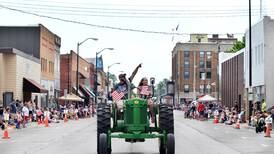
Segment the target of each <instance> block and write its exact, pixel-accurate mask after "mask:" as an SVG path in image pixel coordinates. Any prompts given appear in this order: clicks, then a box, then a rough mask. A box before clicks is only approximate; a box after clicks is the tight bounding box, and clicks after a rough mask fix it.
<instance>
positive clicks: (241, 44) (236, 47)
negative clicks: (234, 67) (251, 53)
mask: <svg viewBox="0 0 274 154" xmlns="http://www.w3.org/2000/svg"><path fill="white" fill-rule="evenodd" d="M244 47H245V42H242V41H237V42H236V43H235V44H234V45H233V47H232V48H231V49H230V50H229V52H233V53H235V52H238V51H240V50H241V49H243V48H244Z"/></svg>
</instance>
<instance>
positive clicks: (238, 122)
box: [235, 120, 240, 129]
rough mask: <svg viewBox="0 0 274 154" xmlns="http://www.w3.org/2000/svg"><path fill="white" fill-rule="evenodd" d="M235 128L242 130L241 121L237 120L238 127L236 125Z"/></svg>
mask: <svg viewBox="0 0 274 154" xmlns="http://www.w3.org/2000/svg"><path fill="white" fill-rule="evenodd" d="M235 128H236V129H240V120H237V122H236V125H235Z"/></svg>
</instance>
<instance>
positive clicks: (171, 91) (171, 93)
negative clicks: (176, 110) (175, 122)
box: [166, 81, 175, 107]
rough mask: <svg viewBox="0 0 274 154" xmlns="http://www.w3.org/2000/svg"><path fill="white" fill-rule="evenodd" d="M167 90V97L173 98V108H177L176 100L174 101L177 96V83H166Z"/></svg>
mask: <svg viewBox="0 0 274 154" xmlns="http://www.w3.org/2000/svg"><path fill="white" fill-rule="evenodd" d="M166 89H167V95H169V96H172V101H173V103H172V104H173V107H174V106H175V100H174V96H175V92H174V91H175V83H174V81H168V82H167V83H166Z"/></svg>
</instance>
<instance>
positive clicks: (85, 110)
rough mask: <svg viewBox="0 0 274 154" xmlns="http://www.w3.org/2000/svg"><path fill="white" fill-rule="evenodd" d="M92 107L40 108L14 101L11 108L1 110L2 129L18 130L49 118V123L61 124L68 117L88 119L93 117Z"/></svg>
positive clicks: (30, 103)
mask: <svg viewBox="0 0 274 154" xmlns="http://www.w3.org/2000/svg"><path fill="white" fill-rule="evenodd" d="M94 112H95V111H94V109H93V108H92V105H90V106H83V105H78V104H77V105H76V103H74V104H73V103H70V104H68V105H63V106H62V105H59V107H58V108H57V107H56V108H47V107H44V108H40V107H38V106H36V104H35V103H33V102H31V101H28V102H22V101H19V100H16V101H12V102H11V103H10V105H9V106H7V107H5V108H2V109H0V128H1V129H5V128H6V127H8V126H14V127H15V128H17V129H20V128H25V127H27V125H28V124H29V123H31V122H38V121H40V122H42V121H44V120H45V118H46V117H47V118H48V121H49V123H59V122H60V120H63V119H64V117H65V116H66V117H67V118H68V119H78V118H87V117H90V116H93V114H94Z"/></svg>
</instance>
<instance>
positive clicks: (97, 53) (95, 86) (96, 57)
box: [94, 48, 114, 104]
mask: <svg viewBox="0 0 274 154" xmlns="http://www.w3.org/2000/svg"><path fill="white" fill-rule="evenodd" d="M104 50H114V48H104V49H102V50H101V51H99V52H96V56H95V74H94V75H95V78H94V93H95V104H97V93H98V92H97V72H98V69H97V68H98V65H97V59H98V55H99V54H100V53H102V52H103V51H104Z"/></svg>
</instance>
